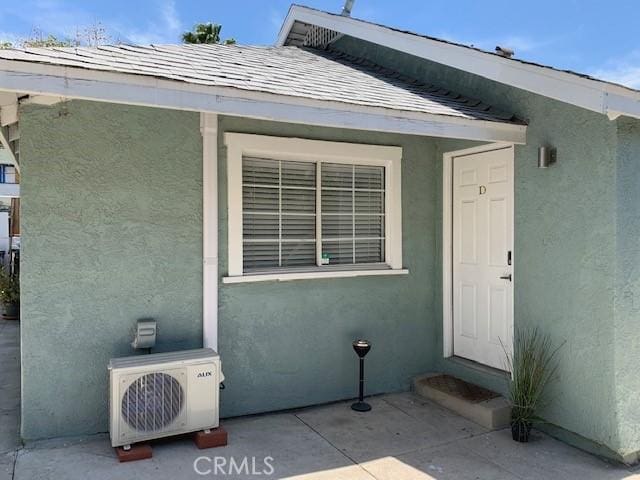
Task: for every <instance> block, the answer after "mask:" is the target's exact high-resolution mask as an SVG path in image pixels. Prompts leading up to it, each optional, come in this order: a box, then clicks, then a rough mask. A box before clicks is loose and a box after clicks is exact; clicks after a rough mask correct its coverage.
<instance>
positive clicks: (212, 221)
mask: <svg viewBox="0 0 640 480" xmlns="http://www.w3.org/2000/svg"><path fill="white" fill-rule="evenodd" d="M200 132H201V133H202V257H203V259H202V343H203V346H204V347H205V348H212V349H214V350H215V351H218V115H217V114H215V113H201V114H200Z"/></svg>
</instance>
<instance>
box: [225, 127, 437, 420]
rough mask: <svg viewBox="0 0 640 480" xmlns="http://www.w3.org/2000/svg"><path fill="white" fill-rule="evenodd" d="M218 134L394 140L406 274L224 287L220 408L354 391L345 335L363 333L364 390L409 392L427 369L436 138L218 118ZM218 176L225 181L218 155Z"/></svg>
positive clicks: (293, 402) (247, 408)
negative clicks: (399, 151) (367, 344)
mask: <svg viewBox="0 0 640 480" xmlns="http://www.w3.org/2000/svg"><path fill="white" fill-rule="evenodd" d="M224 132H243V133H257V134H262V135H275V136H287V137H303V138H309V139H322V140H330V141H343V142H353V143H367V144H380V145H398V146H401V147H402V148H403V158H402V191H403V201H402V219H403V235H402V237H403V257H404V267H405V268H408V269H409V271H410V274H409V275H407V276H390V277H361V278H351V279H323V280H306V281H295V282H281V283H278V282H270V283H262V282H260V283H254V284H234V285H223V286H221V289H220V319H219V329H220V352H221V354H222V357H223V361H224V372H225V375H226V377H227V380H226V381H225V385H226V387H227V388H226V389H225V390H224V392H223V397H222V398H223V404H222V411H223V413H224V414H226V415H239V414H244V413H253V412H261V411H267V410H275V409H282V408H290V407H296V406H302V405H310V404H314V403H322V402H328V401H332V400H337V399H343V398H352V397H354V396H355V395H356V379H357V357H356V356H355V354H354V352H353V349H352V347H351V342H352V341H353V340H354V339H356V338H359V337H364V338H367V339H369V340H370V341H371V342H372V344H373V348H372V350H371V353H369V355H368V356H367V382H368V383H367V390H368V392H369V393H379V392H389V391H396V390H406V389H408V388H409V385H410V380H411V378H412V376H414V375H416V374H418V373H421V372H424V371H426V370H427V369H428V368H429V366H430V359H431V358H432V352H431V348H432V347H433V337H434V335H435V328H436V327H435V326H436V322H435V321H434V319H433V318H432V315H433V310H432V302H433V292H434V290H435V288H436V285H437V276H438V271H437V268H438V267H437V265H438V260H437V258H435V256H434V252H435V245H436V242H437V238H436V232H435V230H434V228H433V225H434V222H435V221H436V218H437V217H438V215H439V212H438V210H437V209H436V206H435V204H434V202H433V199H434V198H435V195H436V185H437V182H436V177H437V176H438V175H439V173H438V172H437V169H436V166H437V155H436V142H435V141H434V140H433V139H429V138H424V137H411V136H401V135H391V134H381V133H375V132H362V131H353V130H337V129H330V128H318V127H310V126H302V125H288V124H279V123H271V122H261V121H251V120H247V119H239V118H232V117H224V118H222V119H221V122H220V140H219V143H220V157H219V158H220V159H221V160H223V159H224V158H225V151H224V147H223V137H222V135H223V134H224ZM219 175H220V178H221V179H224V178H226V169H225V162H224V160H223V161H221V162H220V171H219ZM226 193H227V192H226V182H224V181H223V182H221V186H220V215H221V217H220V273H221V275H225V274H226V272H227V231H226V225H227V222H226V218H227V217H226V211H227V208H226V207H227V198H226Z"/></svg>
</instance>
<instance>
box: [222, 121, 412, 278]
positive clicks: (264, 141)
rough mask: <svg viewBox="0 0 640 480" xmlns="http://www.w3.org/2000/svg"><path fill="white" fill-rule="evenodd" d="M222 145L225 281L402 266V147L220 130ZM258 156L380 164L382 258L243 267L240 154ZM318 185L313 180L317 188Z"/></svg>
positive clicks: (376, 271)
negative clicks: (374, 262) (264, 269)
mask: <svg viewBox="0 0 640 480" xmlns="http://www.w3.org/2000/svg"><path fill="white" fill-rule="evenodd" d="M224 143H225V145H226V147H227V195H228V254H229V257H228V268H229V273H228V276H227V277H225V278H223V282H224V283H239V282H246V281H267V280H281V281H284V280H298V279H309V278H328V277H354V276H364V275H398V274H406V273H409V272H408V271H407V270H404V269H403V268H402V170H401V160H402V148H401V147H395V146H379V145H364V144H355V143H342V142H327V141H322V140H307V139H302V138H288V137H272V136H266V135H253V134H245V133H225V134H224ZM244 156H252V157H263V158H270V159H274V160H284V161H286V160H289V161H298V162H313V163H317V162H327V163H342V164H348V165H367V166H368V165H373V166H383V167H385V261H384V264H383V265H380V266H379V267H372V266H371V265H364V264H363V265H362V266H359V265H357V264H356V265H344V266H337V265H333V266H327V267H320V266H316V267H309V268H307V269H300V268H291V269H287V268H278V269H274V270H273V271H267V272H264V273H244V272H243V265H242V261H243V239H242V158H243V157H244ZM320 190H321V188H320V186H319V185H317V192H319V191H320Z"/></svg>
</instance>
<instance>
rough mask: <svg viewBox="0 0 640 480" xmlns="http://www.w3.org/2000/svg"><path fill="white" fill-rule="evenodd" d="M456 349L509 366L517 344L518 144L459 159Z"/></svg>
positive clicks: (454, 279)
mask: <svg viewBox="0 0 640 480" xmlns="http://www.w3.org/2000/svg"><path fill="white" fill-rule="evenodd" d="M452 206H453V248H452V254H453V272H452V288H453V292H452V293H453V352H454V355H456V356H459V357H464V358H467V359H470V360H474V361H476V362H479V363H482V364H484V365H489V366H491V367H494V368H498V369H500V370H506V364H505V352H504V348H503V345H504V347H505V348H507V350H509V351H511V348H512V343H513V340H512V338H513V282H512V280H513V278H512V275H513V148H510V147H509V148H503V149H499V150H491V151H485V152H481V153H473V154H470V155H464V156H459V157H454V158H453V202H452Z"/></svg>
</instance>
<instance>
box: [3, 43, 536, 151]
mask: <svg viewBox="0 0 640 480" xmlns="http://www.w3.org/2000/svg"><path fill="white" fill-rule="evenodd" d="M0 90H8V91H20V92H24V93H28V94H31V95H34V94H35V95H52V96H58V97H65V98H85V99H92V100H103V101H112V102H116V103H127V104H139V105H153V106H161V107H167V108H178V109H184V110H195V111H204V112H212V113H222V114H231V115H243V116H249V117H254V118H265V119H270V120H278V121H292V122H297V123H308V124H316V125H328V126H337V127H349V128H359V129H369V130H380V131H393V132H400V133H411V134H421V135H433V136H444V137H454V138H469V139H476V140H492V141H504V142H515V143H523V142H524V141H525V133H526V126H525V125H523V124H522V122H520V121H518V120H517V119H515V118H514V117H513V115H511V114H505V113H503V112H499V111H496V110H495V109H493V108H491V107H490V106H488V105H485V104H482V103H481V102H479V101H474V100H471V99H468V98H464V97H462V96H460V95H456V94H453V93H452V92H449V91H447V90H445V89H440V88H436V87H433V86H430V85H424V84H421V83H419V82H415V81H413V80H412V79H409V78H406V77H403V76H402V75H399V74H397V73H396V72H392V71H389V70H386V69H383V68H380V67H377V66H375V65H372V64H370V63H366V62H363V61H360V60H358V59H355V58H352V57H347V56H345V55H343V54H339V53H335V52H323V51H318V50H313V49H305V48H298V47H247V46H238V45H152V46H147V47H140V46H129V45H119V46H102V47H94V48H86V47H78V48H38V49H21V50H17V49H9V50H0Z"/></svg>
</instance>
